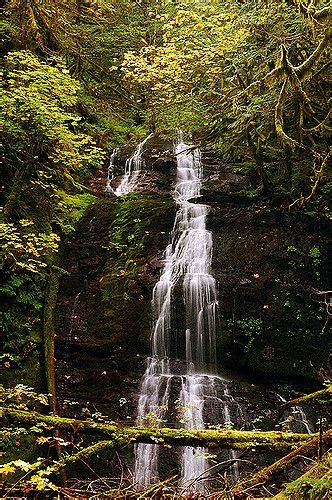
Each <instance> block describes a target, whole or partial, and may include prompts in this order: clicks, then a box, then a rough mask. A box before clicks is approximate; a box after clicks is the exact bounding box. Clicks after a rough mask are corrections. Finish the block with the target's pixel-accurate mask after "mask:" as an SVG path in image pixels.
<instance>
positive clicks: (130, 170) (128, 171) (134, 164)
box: [115, 134, 153, 196]
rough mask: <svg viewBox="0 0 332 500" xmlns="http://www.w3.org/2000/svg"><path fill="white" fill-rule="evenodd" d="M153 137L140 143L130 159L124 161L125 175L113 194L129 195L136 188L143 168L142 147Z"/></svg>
mask: <svg viewBox="0 0 332 500" xmlns="http://www.w3.org/2000/svg"><path fill="white" fill-rule="evenodd" d="M152 136H153V134H149V135H148V136H147V137H146V138H145V139H144V141H142V142H141V143H140V144H139V145H138V146H137V149H136V151H135V153H134V154H133V156H131V158H128V160H126V165H125V173H124V176H123V179H122V181H121V183H120V185H119V186H118V187H117V188H116V190H115V194H116V195H117V196H120V195H121V194H128V193H131V191H133V190H134V189H135V187H136V184H137V180H138V177H139V173H140V171H141V170H142V168H143V166H144V160H143V158H142V153H143V150H144V146H145V144H146V143H147V141H148V140H149V139H150V138H151V137H152Z"/></svg>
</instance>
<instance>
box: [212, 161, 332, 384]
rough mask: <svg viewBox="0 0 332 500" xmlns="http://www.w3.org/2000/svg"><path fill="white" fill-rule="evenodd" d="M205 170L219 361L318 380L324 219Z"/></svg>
mask: <svg viewBox="0 0 332 500" xmlns="http://www.w3.org/2000/svg"><path fill="white" fill-rule="evenodd" d="M203 159H204V157H203ZM216 167H217V168H216ZM206 171H207V176H206V181H205V188H204V193H203V198H204V199H205V202H206V203H208V204H209V205H210V207H211V209H210V212H209V216H208V219H207V227H208V229H210V230H211V231H212V234H213V241H214V247H213V263H212V266H213V274H214V276H215V278H216V279H217V282H218V294H219V301H220V317H221V325H220V331H219V341H218V351H219V352H218V355H219V361H220V363H221V364H223V365H226V366H228V367H232V368H233V369H234V368H235V369H238V368H240V369H245V370H247V371H250V372H252V373H254V374H265V375H266V377H267V378H269V377H271V376H272V377H273V376H275V375H283V376H301V377H306V378H314V379H319V378H320V371H321V369H322V367H324V366H325V363H326V348H325V346H326V343H327V341H328V338H327V329H326V327H324V325H325V323H326V309H325V306H324V305H323V304H320V303H319V301H320V300H321V299H320V298H319V295H317V294H316V293H315V290H316V291H317V290H324V289H326V286H327V283H325V280H326V274H327V269H328V264H327V255H326V248H327V227H326V222H324V221H322V220H314V219H312V218H310V217H309V216H306V215H304V214H302V215H301V214H296V213H290V212H287V211H285V210H281V209H276V208H275V207H273V206H271V205H270V204H269V202H268V201H267V200H264V199H261V198H259V197H256V198H250V197H249V196H248V194H247V192H246V191H245V190H248V189H250V182H249V180H248V179H247V177H246V176H244V175H243V174H239V175H238V174H234V173H233V172H231V171H230V168H229V167H227V166H222V165H220V164H219V165H216V166H213V165H211V162H210V163H209V162H207V168H206ZM236 177H239V179H238V180H236Z"/></svg>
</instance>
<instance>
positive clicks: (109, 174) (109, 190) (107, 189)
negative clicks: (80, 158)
mask: <svg viewBox="0 0 332 500" xmlns="http://www.w3.org/2000/svg"><path fill="white" fill-rule="evenodd" d="M118 152H119V148H115V149H113V151H112V154H111V157H110V162H109V166H108V170H107V181H106V187H105V192H106V193H114V190H113V188H112V186H111V181H112V178H113V168H114V163H115V158H116V155H117V154H118Z"/></svg>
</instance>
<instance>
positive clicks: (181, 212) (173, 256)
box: [135, 137, 218, 492]
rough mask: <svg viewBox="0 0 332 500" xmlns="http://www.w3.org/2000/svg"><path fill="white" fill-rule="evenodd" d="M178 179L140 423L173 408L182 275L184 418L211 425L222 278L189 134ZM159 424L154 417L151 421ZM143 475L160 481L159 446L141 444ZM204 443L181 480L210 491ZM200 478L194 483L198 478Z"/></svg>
mask: <svg viewBox="0 0 332 500" xmlns="http://www.w3.org/2000/svg"><path fill="white" fill-rule="evenodd" d="M175 154H176V156H177V181H176V186H175V192H174V199H175V201H176V203H177V207H178V209H177V214H176V218H175V222H174V227H173V231H172V235H171V242H170V244H169V245H168V246H167V248H166V251H165V263H164V268H163V271H162V273H161V276H160V279H159V281H158V283H157V284H156V285H155V287H154V290H153V298H152V312H153V317H154V327H153V332H152V356H151V358H149V360H148V364H147V369H146V372H145V374H144V376H143V379H142V385H141V392H140V397H139V402H138V424H140V425H143V424H144V422H145V421H146V420H147V419H148V418H149V416H150V417H151V415H153V414H154V415H155V422H154V424H155V425H157V426H158V425H160V423H161V420H162V419H163V417H165V415H166V413H167V408H168V403H169V398H170V389H171V384H172V378H173V377H178V375H175V374H172V373H171V352H170V351H171V342H170V337H171V335H170V334H171V312H172V291H173V289H174V286H175V285H176V284H177V283H178V282H179V281H180V280H182V286H183V298H184V303H185V309H186V339H185V344H186V361H187V368H186V373H185V374H184V375H183V376H181V390H180V394H179V400H180V406H181V410H182V415H183V418H182V425H183V426H184V427H185V428H187V429H194V428H196V429H197V428H204V416H203V410H204V403H205V401H206V399H207V398H209V397H214V396H215V389H214V378H215V377H214V376H212V375H206V374H204V373H202V371H203V369H204V368H205V369H206V366H208V365H213V364H214V362H215V331H216V317H217V307H218V302H217V293H216V283H215V280H214V278H213V276H212V275H211V274H210V265H211V258H212V236H211V233H210V232H209V231H208V230H207V229H206V216H207V212H208V208H207V207H206V206H205V205H203V204H198V203H195V200H196V199H197V198H198V197H199V196H200V187H201V179H202V168H201V160H200V152H199V151H198V150H197V149H194V150H193V149H192V148H190V147H189V146H188V145H186V144H185V143H184V142H183V141H182V138H181V137H180V138H179V140H178V144H177V146H176V148H175ZM150 424H151V422H150ZM135 451H136V463H135V478H136V483H137V486H138V489H143V488H145V487H147V486H149V485H150V484H153V483H155V482H157V481H158V479H159V475H158V455H159V449H158V446H157V445H144V444H139V445H137V446H136V450H135ZM204 453H205V450H204V449H203V448H196V449H193V448H192V447H184V449H183V454H182V460H181V465H182V478H181V485H182V486H183V487H184V488H188V489H195V491H197V492H204V491H205V490H206V487H205V486H204V484H205V483H204V481H199V482H197V483H195V479H196V478H198V477H200V478H202V477H204V473H205V471H206V469H207V468H208V461H207V459H206V458H205V456H204ZM193 483H195V485H194V486H192V484H193Z"/></svg>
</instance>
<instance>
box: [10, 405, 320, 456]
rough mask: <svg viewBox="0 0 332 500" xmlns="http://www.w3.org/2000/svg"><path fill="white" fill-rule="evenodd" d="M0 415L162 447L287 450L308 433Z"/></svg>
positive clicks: (15, 420)
mask: <svg viewBox="0 0 332 500" xmlns="http://www.w3.org/2000/svg"><path fill="white" fill-rule="evenodd" d="M0 415H2V418H3V420H4V422H5V423H6V424H19V425H20V426H27V427H29V426H32V425H36V424H46V425H47V426H51V427H52V429H54V430H64V431H69V432H75V433H77V432H80V433H82V434H89V435H95V436H106V437H108V438H109V439H110V440H112V439H116V440H118V439H122V438H123V439H125V440H128V441H129V442H131V443H146V444H162V445H170V446H204V447H206V448H227V449H238V450H243V449H246V448H249V447H252V448H270V449H279V450H288V449H290V448H292V447H293V446H294V445H297V446H298V445H300V444H303V443H306V442H307V441H308V440H310V439H312V436H313V435H312V434H311V435H309V434H295V433H292V432H279V431H238V430H228V429H225V430H219V429H218V430H212V429H204V430H186V429H171V428H143V427H123V426H121V425H118V424H102V423H97V422H93V421H90V420H75V419H71V418H63V417H57V416H54V415H53V416H51V415H41V414H38V413H34V412H28V411H21V410H15V409H10V408H0Z"/></svg>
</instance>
